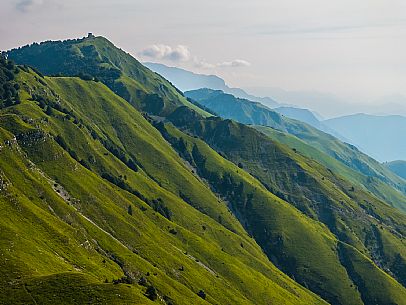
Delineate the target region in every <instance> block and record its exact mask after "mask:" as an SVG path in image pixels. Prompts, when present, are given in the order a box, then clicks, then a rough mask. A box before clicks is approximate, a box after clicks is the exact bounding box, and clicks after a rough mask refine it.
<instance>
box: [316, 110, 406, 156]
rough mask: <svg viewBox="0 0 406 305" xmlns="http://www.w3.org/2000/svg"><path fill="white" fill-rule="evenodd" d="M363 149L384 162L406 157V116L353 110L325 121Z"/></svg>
mask: <svg viewBox="0 0 406 305" xmlns="http://www.w3.org/2000/svg"><path fill="white" fill-rule="evenodd" d="M323 123H325V124H326V125H328V126H329V127H330V128H332V129H334V130H336V131H337V132H339V133H340V134H342V135H343V136H344V137H346V138H347V139H348V140H349V141H350V143H351V144H353V145H356V146H357V147H359V149H361V150H362V151H363V152H365V153H367V154H369V155H370V156H372V157H373V158H375V159H377V160H379V161H381V162H384V161H393V160H403V159H405V158H406V143H405V141H403V140H402V139H403V137H404V135H405V133H406V117H403V116H400V115H391V116H375V115H368V114H363V113H359V114H354V115H349V116H344V117H339V118H334V119H330V120H326V121H323Z"/></svg>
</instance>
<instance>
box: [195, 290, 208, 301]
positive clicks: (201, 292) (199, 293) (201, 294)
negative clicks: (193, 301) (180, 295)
mask: <svg viewBox="0 0 406 305" xmlns="http://www.w3.org/2000/svg"><path fill="white" fill-rule="evenodd" d="M197 295H198V296H199V297H201V298H202V299H203V300H205V299H206V293H205V292H204V291H203V290H200V291H199V292H198V293H197Z"/></svg>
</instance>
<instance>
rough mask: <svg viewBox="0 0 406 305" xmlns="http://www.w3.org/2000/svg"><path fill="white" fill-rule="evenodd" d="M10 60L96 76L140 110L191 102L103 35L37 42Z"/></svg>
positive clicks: (163, 109) (50, 70)
mask: <svg viewBox="0 0 406 305" xmlns="http://www.w3.org/2000/svg"><path fill="white" fill-rule="evenodd" d="M7 55H8V57H9V59H11V60H14V61H15V62H16V63H18V64H21V65H30V66H32V67H35V68H37V69H38V70H40V71H41V73H43V74H45V75H64V76H81V77H82V78H84V79H92V78H96V79H97V80H100V81H102V82H103V83H104V84H106V85H107V86H108V87H109V88H110V89H111V90H113V91H114V92H115V93H117V94H118V95H120V96H121V97H123V98H124V99H126V100H127V101H129V102H130V103H131V104H133V105H134V106H136V107H137V108H138V109H140V110H144V111H147V112H150V113H154V114H160V115H164V114H168V113H170V112H171V111H173V109H175V108H176V107H177V106H179V105H188V106H189V107H191V108H193V109H195V110H196V111H198V112H199V113H201V114H202V115H207V114H205V112H204V111H202V110H201V109H200V108H198V107H195V106H194V105H193V104H191V103H189V102H188V101H187V100H186V99H185V98H184V97H183V95H182V93H181V92H180V91H178V90H177V89H176V88H175V87H173V86H171V84H170V83H169V82H168V81H167V80H165V79H164V78H162V77H161V76H159V75H158V74H156V73H154V72H152V71H151V70H149V69H147V68H146V67H144V66H143V65H142V64H140V63H139V62H138V61H137V60H136V59H135V58H134V57H132V56H131V55H130V54H128V53H126V52H124V51H123V50H121V49H118V48H117V47H115V46H114V45H113V44H112V43H111V42H110V41H108V40H107V39H105V38H103V37H94V36H89V37H86V38H81V39H71V40H65V41H46V42H42V43H40V44H38V43H33V44H32V45H27V46H24V47H21V48H18V49H14V50H11V51H9V52H7Z"/></svg>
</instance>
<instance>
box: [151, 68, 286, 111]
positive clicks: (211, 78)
mask: <svg viewBox="0 0 406 305" xmlns="http://www.w3.org/2000/svg"><path fill="white" fill-rule="evenodd" d="M143 64H144V65H145V66H146V67H148V68H149V69H151V70H152V71H154V72H156V73H158V74H160V75H162V76H163V77H165V78H166V79H168V80H169V81H170V82H172V83H173V85H174V86H175V87H177V88H178V89H180V90H181V91H190V90H195V89H201V88H210V89H214V90H222V91H224V92H226V93H230V94H232V95H234V96H237V97H240V98H246V99H249V100H252V101H255V102H260V103H262V104H264V105H267V106H269V107H278V106H281V104H280V103H278V102H277V101H275V100H274V99H272V98H270V97H258V96H254V95H251V94H248V93H247V92H245V91H244V90H242V89H240V88H231V87H229V86H227V84H226V82H225V81H224V79H222V78H220V77H218V76H216V75H205V74H197V73H193V72H191V71H187V70H184V69H181V68H177V67H168V66H166V65H163V64H159V63H151V62H146V63H143Z"/></svg>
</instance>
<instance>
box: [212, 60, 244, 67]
mask: <svg viewBox="0 0 406 305" xmlns="http://www.w3.org/2000/svg"><path fill="white" fill-rule="evenodd" d="M217 66H218V67H233V68H234V67H249V66H251V64H250V63H249V62H248V61H246V60H244V59H234V60H232V61H225V62H222V63H219V64H217Z"/></svg>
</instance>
